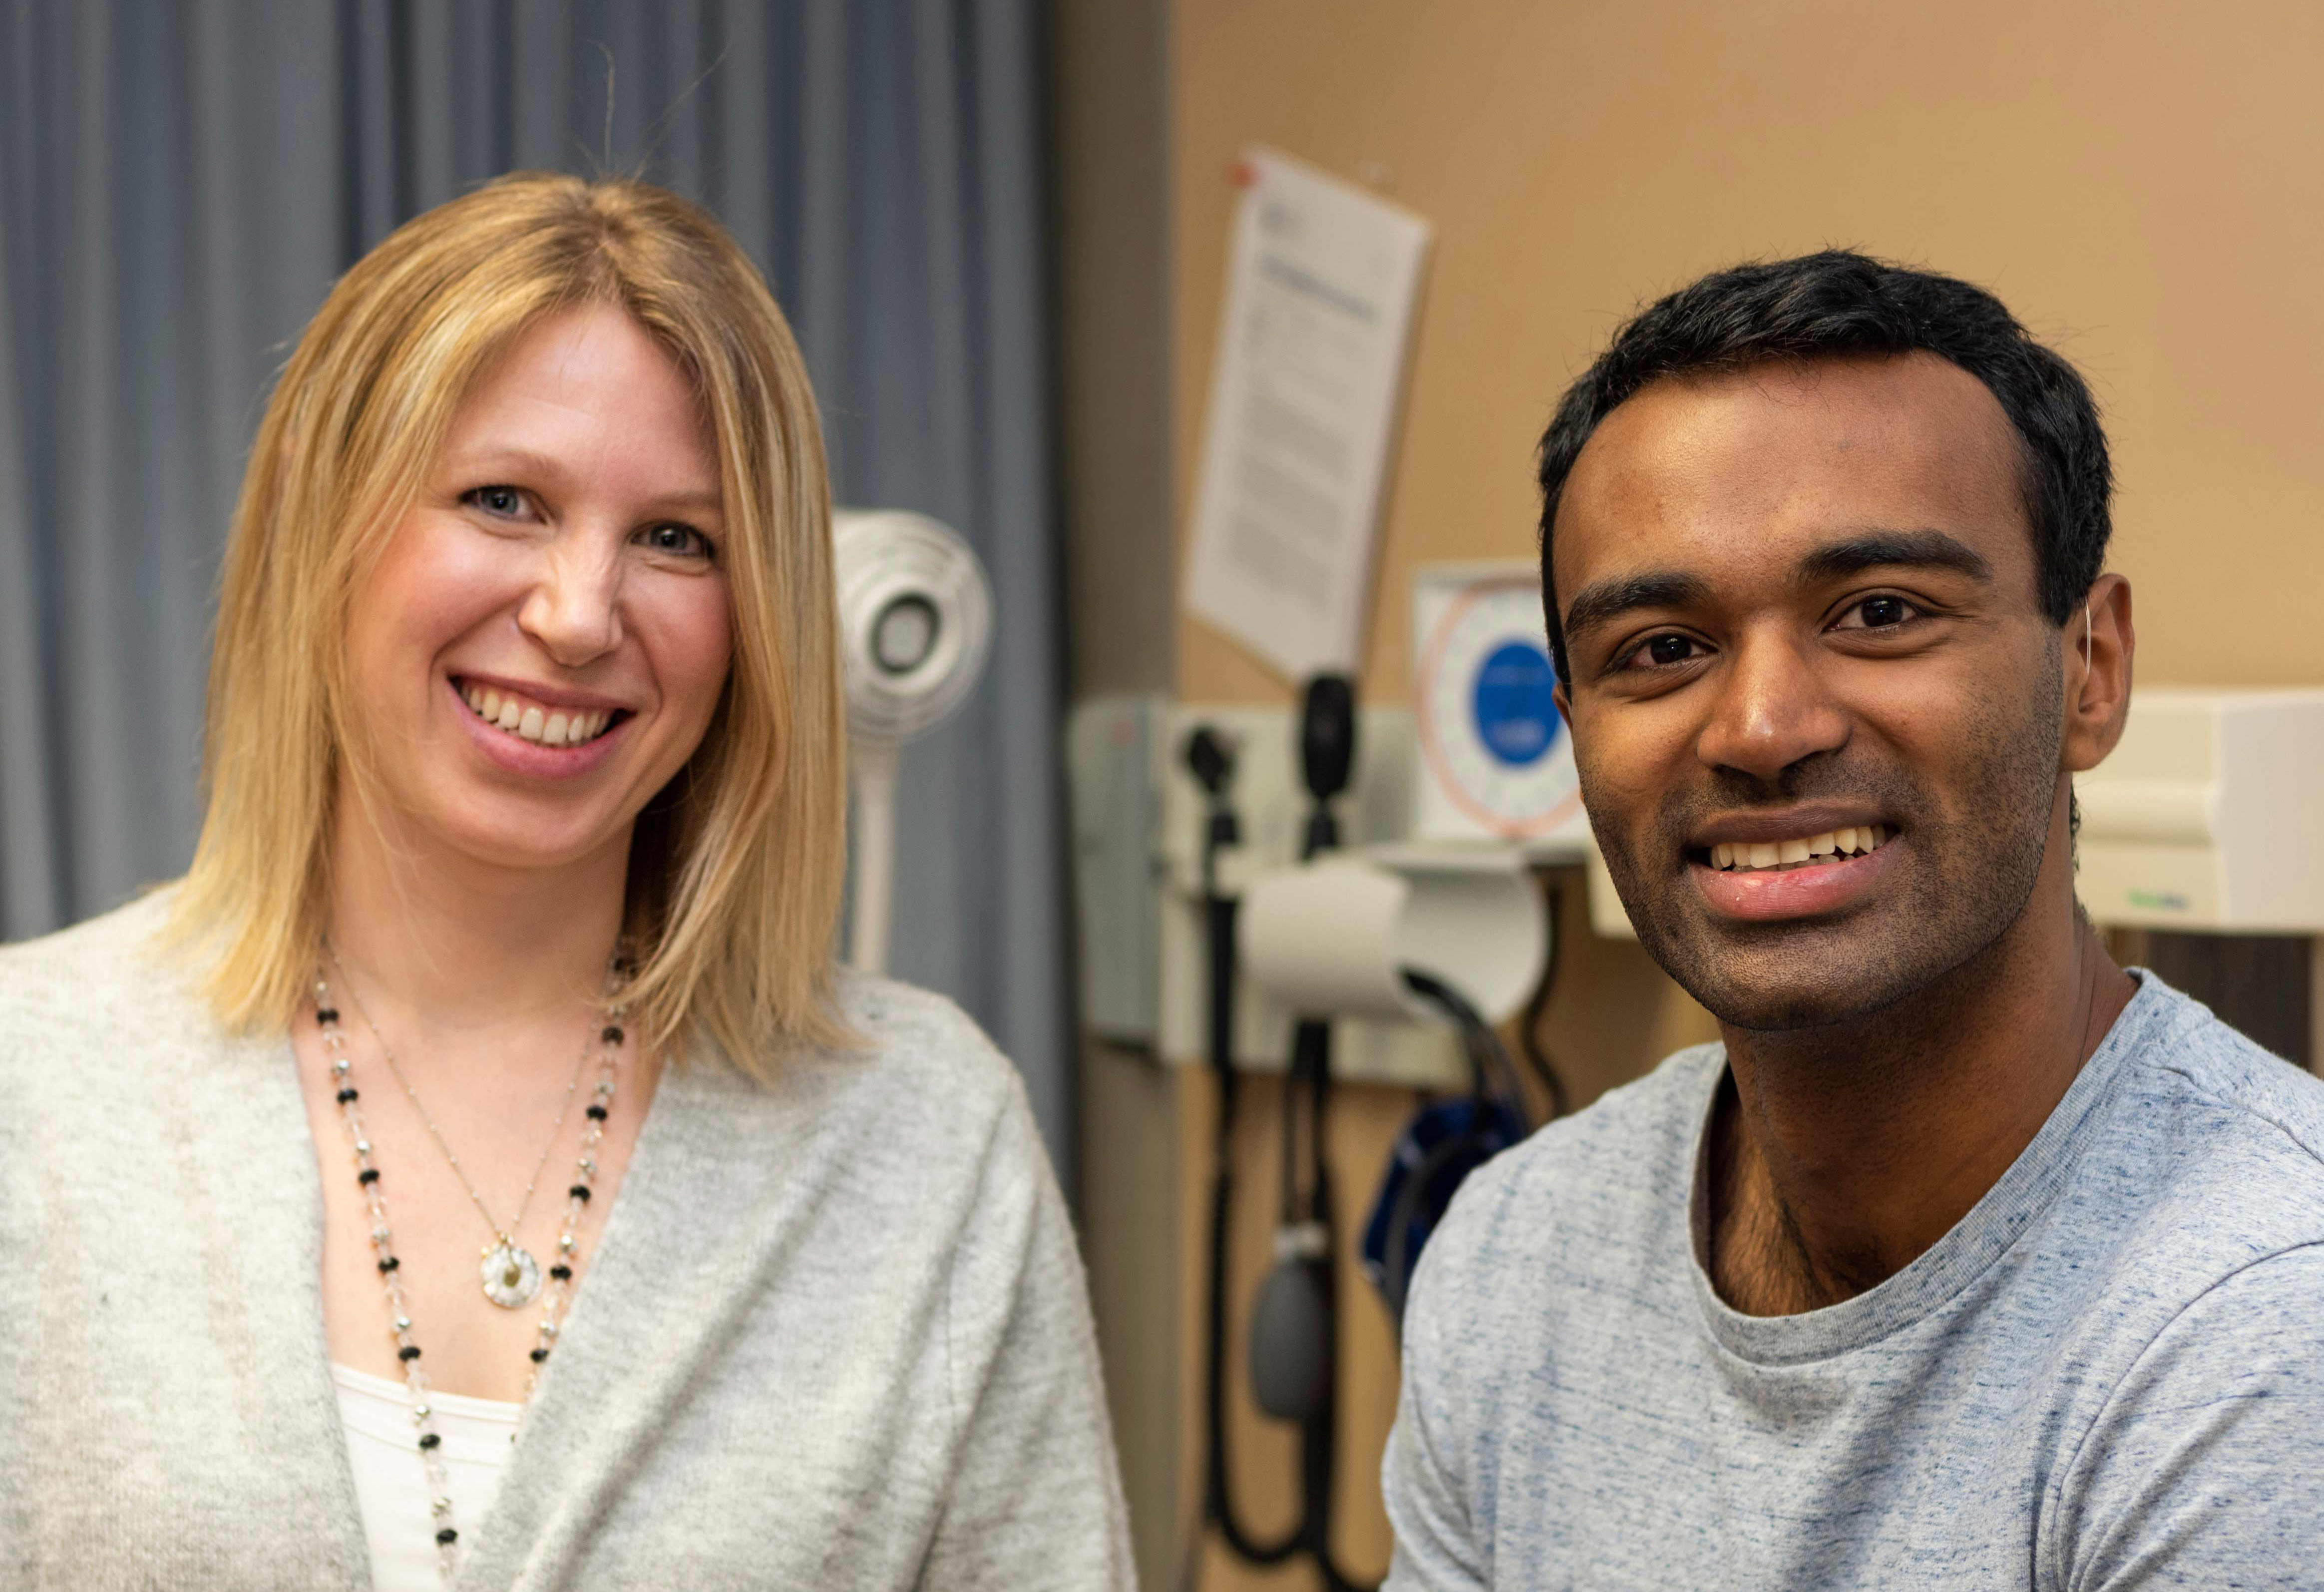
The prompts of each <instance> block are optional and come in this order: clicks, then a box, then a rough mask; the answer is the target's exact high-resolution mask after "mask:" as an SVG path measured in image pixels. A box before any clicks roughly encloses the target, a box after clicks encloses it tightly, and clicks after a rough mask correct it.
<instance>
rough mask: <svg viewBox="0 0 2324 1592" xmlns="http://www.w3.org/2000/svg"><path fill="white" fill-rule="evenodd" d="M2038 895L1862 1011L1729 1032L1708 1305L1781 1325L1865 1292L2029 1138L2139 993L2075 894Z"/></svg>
mask: <svg viewBox="0 0 2324 1592" xmlns="http://www.w3.org/2000/svg"><path fill="white" fill-rule="evenodd" d="M2045 894H2048V892H2043V891H2040V890H2037V892H2036V895H2035V898H2034V902H2033V904H2029V908H2028V912H2027V914H2026V915H2024V916H2022V917H2021V918H2020V920H2019V921H2018V923H2017V924H2015V925H2013V926H2012V927H2011V928H2010V929H2009V931H2008V932H2006V933H2005V934H2003V935H2002V936H2001V937H2000V938H1999V939H1998V940H1997V941H1995V942H1994V943H1993V944H1991V945H1989V946H1987V948H1986V949H1985V950H1984V951H1982V952H1978V954H1977V955H1976V956H1973V957H1971V958H1970V959H1969V961H1968V962H1964V963H1963V964H1962V965H1961V966H1960V967H1958V968H1955V969H1954V970H1952V971H1950V972H1949V973H1947V974H1945V975H1943V976H1942V977H1941V978H1940V979H1938V980H1935V981H1934V982H1933V983H1932V984H1930V985H1928V986H1926V987H1925V988H1923V989H1920V990H1918V991H1916V992H1915V993H1914V994H1913V995H1912V996H1910V997H1907V998H1905V999H1904V1000H1901V1001H1899V1002H1897V1003H1895V1005H1892V1006H1890V1007H1887V1008H1883V1009H1881V1010H1880V1011H1878V1012H1876V1013H1873V1014H1871V1015H1869V1016H1867V1017H1864V1018H1862V1019H1859V1020H1858V1021H1856V1022H1851V1023H1847V1024H1840V1025H1835V1026H1831V1027H1826V1028H1819V1029H1813V1030H1809V1031H1805V1032H1802V1033H1791V1034H1765V1033H1754V1032H1750V1031H1748V1030H1739V1029H1730V1030H1729V1031H1728V1032H1727V1035H1726V1038H1727V1056H1728V1066H1729V1079H1728V1081H1727V1082H1726V1083H1725V1084H1724V1085H1722V1087H1721V1090H1720V1097H1719V1100H1718V1101H1717V1103H1716V1104H1715V1106H1714V1108H1713V1110H1712V1114H1711V1126H1710V1134H1709V1145H1708V1148H1709V1151H1710V1154H1711V1165H1710V1173H1711V1177H1710V1188H1709V1193H1710V1197H1711V1210H1710V1219H1711V1245H1710V1247H1711V1279H1712V1282H1713V1283H1714V1284H1715V1285H1716V1286H1717V1288H1718V1290H1719V1293H1720V1297H1721V1298H1723V1299H1725V1300H1726V1301H1727V1302H1729V1304H1731V1305H1733V1306H1734V1307H1735V1308H1736V1309H1738V1310H1739V1311H1745V1312H1747V1313H1748V1314H1752V1315H1789V1314H1795V1313H1797V1312H1799V1311H1808V1310H1814V1309H1819V1308H1821V1307H1822V1306H1825V1305H1830V1304H1836V1303H1838V1302H1840V1301H1841V1300H1844V1299H1848V1298H1850V1297H1852V1296H1854V1295H1855V1294H1858V1293H1863V1292H1865V1291H1866V1290H1867V1289H1869V1288H1872V1287H1874V1286H1875V1285H1877V1284H1879V1283H1880V1282H1881V1281H1883V1280H1884V1279H1886V1278H1887V1277H1889V1276H1892V1275H1895V1273H1896V1272H1898V1271H1901V1270H1903V1269H1904V1266H1906V1265H1909V1264H1911V1262H1912V1261H1913V1260H1914V1258H1915V1257H1916V1256H1919V1255H1921V1254H1922V1253H1923V1252H1924V1251H1925V1250H1927V1249H1928V1248H1929V1247H1931V1246H1932V1245H1933V1244H1935V1243H1936V1242H1937V1240H1938V1239H1940V1238H1942V1237H1944V1235H1945V1234H1946V1233H1947V1232H1948V1231H1950V1229H1952V1227H1953V1226H1954V1224H1955V1223H1957V1222H1959V1221H1960V1219H1961V1218H1962V1217H1964V1216H1966V1215H1967V1214H1968V1213H1969V1209H1970V1208H1971V1207H1972V1206H1974V1205H1975V1204H1976V1203H1977V1202H1978V1200H1980V1199H1981V1198H1983V1197H1984V1195H1985V1193H1986V1192H1987V1190H1988V1189H1990V1188H1992V1187H1993V1185H1994V1184H1995V1183H1996V1182H1998V1181H2000V1178H2001V1175H2002V1173H2005V1172H2006V1171H2007V1170H2008V1169H2009V1166H2010V1164H2012V1163H2013V1162H2015V1160H2016V1159H2017V1157H2018V1156H2019V1155H2021V1154H2022V1153H2023V1152H2024V1149H2025V1146H2027V1145H2028V1144H2030V1143H2032V1142H2033V1136H2034V1135H2035V1134H2036V1133H2038V1132H2040V1131H2041V1128H2042V1125H2043V1123H2044V1122H2046V1121H2047V1120H2049V1117H2050V1113H2051V1112H2052V1110H2053V1109H2056V1107H2057V1104H2058V1101H2059V1100H2061V1099H2062V1098H2063V1097H2064V1095H2065V1092H2066V1090H2067V1089H2068V1088H2069V1087H2070V1085H2071V1084H2072V1082H2073V1081H2074V1078H2075V1076H2076V1075H2077V1074H2078V1073H2079V1072H2080V1071H2081V1067H2082V1064H2083V1063H2084V1062H2086V1061H2087V1060H2088V1059H2089V1055H2090V1054H2091V1053H2092V1052H2093V1051H2094V1050H2096V1049H2097V1047H2098V1042H2099V1040H2100V1039H2102V1038H2103V1037H2104V1036H2105V1035H2106V1032H2107V1029H2108V1028H2110V1027H2111V1026H2113V1024H2114V1020H2115V1018H2116V1017H2117V1016H2118V1015H2120V1013H2121V1011H2122V1008H2123V1007H2124V1006H2125V1005H2126V1004H2127V1003H2128V1001H2129V999H2130V998H2131V995H2132V994H2133V993H2134V992H2135V989H2136V985H2135V983H2134V981H2133V980H2131V979H2130V977H2129V976H2128V975H2127V974H2126V973H2125V972H2124V971H2122V969H2121V968H2120V967H2118V966H2117V965H2116V963H2115V962H2114V960H2113V958H2112V957H2111V956H2109V955H2108V954H2107V950H2106V946H2105V944H2104V943H2103V942H2102V941H2100V939H2099V938H2098V933H2097V931H2096V930H2094V929H2092V928H2091V927H2090V926H2089V923H2088V921H2087V920H2085V919H2084V918H2082V917H2081V916H2080V913H2079V912H2078V911H2076V910H2075V909H2074V907H2073V904H2072V897H2071V895H2070V893H2067V894H2065V895H2064V896H2063V899H2062V901H2060V900H2058V899H2057V898H2056V897H2052V900H2051V901H2050V902H2048V903H2044V902H2043V896H2044V895H2045ZM2052 914H2053V915H2054V916H2050V915H2052ZM2045 917H2048V918H2049V920H2048V921H2044V918H2045Z"/></svg>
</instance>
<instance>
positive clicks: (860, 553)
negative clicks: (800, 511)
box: [831, 509, 992, 973]
mask: <svg viewBox="0 0 2324 1592" xmlns="http://www.w3.org/2000/svg"><path fill="white" fill-rule="evenodd" d="M831 538H832V548H833V555H834V560H835V566H836V568H835V574H836V576H837V584H838V586H839V628H840V638H841V646H842V648H843V649H844V652H845V655H846V670H847V732H848V736H847V739H848V759H847V760H848V770H849V773H850V775H851V776H852V778H853V784H854V787H855V879H854V892H853V900H852V903H851V906H850V913H851V916H850V927H849V936H848V938H849V944H848V958H847V959H848V961H849V962H852V963H853V964H854V966H855V967H857V968H858V969H860V970H862V971H864V972H870V973H877V972H885V971H887V967H888V929H889V925H890V922H891V921H892V919H893V917H894V915H895V906H896V902H895V889H896V765H897V753H898V751H899V750H900V749H901V748H902V747H903V744H904V743H905V742H906V741H911V740H913V739H915V738H917V737H918V736H920V735H923V734H925V733H927V732H928V731H929V730H932V729H934V728H935V727H936V725H937V724H939V723H941V722H944V721H945V719H947V718H949V717H951V716H952V713H953V712H954V710H955V709H956V708H958V707H959V706H960V704H962V703H964V702H965V701H967V700H968V694H969V693H970V692H971V691H973V690H974V689H975V687H976V682H977V677H978V676H981V675H982V674H983V672H984V660H985V657H986V655H987V654H988V653H990V652H991V649H992V588H991V586H990V585H989V584H986V582H985V578H984V566H982V565H981V564H979V563H978V562H977V559H976V555H975V553H973V551H971V550H970V548H969V545H968V543H967V542H965V541H964V540H962V539H961V535H960V533H959V532H958V531H956V530H954V529H953V528H952V527H950V526H949V525H946V524H945V523H944V522H943V521H941V520H931V519H929V518H928V517H927V515H925V514H914V513H911V512H908V511H904V510H900V509H880V510H856V509H836V510H834V511H832V516H831Z"/></svg>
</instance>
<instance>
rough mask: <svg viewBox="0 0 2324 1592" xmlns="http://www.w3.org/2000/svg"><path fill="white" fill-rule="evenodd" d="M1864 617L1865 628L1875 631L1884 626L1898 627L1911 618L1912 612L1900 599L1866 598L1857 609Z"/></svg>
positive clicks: (1902, 599)
mask: <svg viewBox="0 0 2324 1592" xmlns="http://www.w3.org/2000/svg"><path fill="white" fill-rule="evenodd" d="M1857 612H1858V613H1860V614H1862V615H1863V616H1864V623H1865V626H1866V628H1867V629H1871V630H1877V629H1879V628H1880V627H1882V626H1884V625H1900V624H1903V623H1904V621H1905V620H1906V619H1908V618H1910V617H1911V615H1912V610H1911V608H1910V607H1909V606H1908V605H1907V604H1906V603H1905V602H1904V598H1902V597H1867V598H1866V599H1865V600H1864V601H1863V602H1862V603H1859V604H1858V607H1857Z"/></svg>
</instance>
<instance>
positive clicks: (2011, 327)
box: [1541, 249, 2114, 678]
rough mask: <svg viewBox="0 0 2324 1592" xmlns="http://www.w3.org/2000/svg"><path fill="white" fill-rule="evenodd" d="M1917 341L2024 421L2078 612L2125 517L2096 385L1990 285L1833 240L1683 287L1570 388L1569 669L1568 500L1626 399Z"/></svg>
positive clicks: (1548, 581)
mask: <svg viewBox="0 0 2324 1592" xmlns="http://www.w3.org/2000/svg"><path fill="white" fill-rule="evenodd" d="M1915 350H1926V351H1927V352H1929V353H1931V354H1937V355H1938V356H1940V357H1941V358H1944V359H1949V360H1950V361H1952V363H1955V364H1957V365H1959V366H1960V368H1961V369H1963V370H1965V371H1967V372H1968V373H1969V374H1970V375H1972V376H1975V377H1976V378H1977V379H1978V381H1980V382H1984V383H1985V385H1986V387H1987V390H1988V391H1991V392H1992V394H1993V396H1994V397H1995V398H1997V399H1998V400H2000V402H2001V410H2002V413H2004V414H2006V415H2007V416H2008V417H2009V423H2010V425H2011V426H2013V427H2015V428H2016V431H2017V440H2018V443H2019V446H2020V451H2021V454H2022V456H2023V464H2024V468H2023V470H2022V472H2021V474H2022V477H2023V485H2024V492H2025V518H2026V520H2028V521H2029V522H2030V523H2031V524H2032V526H2033V567H2034V582H2035V596H2036V599H2037V600H2038V601H2039V603H2041V606H2042V612H2043V613H2044V614H2046V615H2048V616H2049V619H2050V622H2051V623H2052V624H2060V625H2062V624H2064V623H2065V622H2066V619H2067V617H2068V616H2069V615H2070V614H2071V613H2072V612H2073V611H2074V610H2075V609H2076V608H2079V607H2080V606H2081V603H2082V601H2083V599H2084V598H2085V597H2087V596H2088V595H2089V589H2090V583H2091V582H2093V581H2095V580H2097V579H2098V571H2099V568H2100V566H2102V565H2103V564H2104V562H2105V560H2106V546H2107V537H2108V536H2110V535H2111V534H2112V533H2113V529H2114V522H2113V518H2112V516H2111V514H2110V512H2109V511H2108V508H2107V502H2108V500H2109V499H2110V498H2111V497H2112V496H2113V492H2114V474H2113V469H2112V467H2111V466H2110V465H2108V464H2107V444H2106V432H2105V431H2104V430H2103V429H2102V428H2100V427H2099V425H2098V405H2097V403H2096V402H2094V401H2093V400H2091V398H2090V390H2089V387H2088V386H2087V385H2086V384H2085V383H2084V382H2083V381H2082V378H2081V376H2080V373H2077V372H2076V371H2075V369H2074V367H2073V366H2072V365H2070V364H2069V363H2066V362H2065V360H2063V359H2062V358H2061V357H2060V356H2059V355H2058V354H2054V353H2052V351H2051V350H2049V349H2047V348H2045V347H2043V345H2041V344H2039V343H2037V342H2035V341H2034V340H2033V337H2032V336H2031V335H2029V334H2028V333H2027V332H2026V330H2025V328H2024V327H2022V326H2020V325H2018V324H2017V320H2016V317H2014V316H2012V315H2011V314H2010V313H2009V311H2008V309H2007V308H2006V307H2005V306H2004V305H2003V304H2002V302H2001V300H2000V299H1997V298H1995V297H1994V296H1993V295H1992V294H1990V293H1988V292H1987V291H1986V290H1984V289H1983V288H1978V287H1973V286H1971V285H1970V284H1969V283H1968V282H1965V281H1958V280H1956V279H1955V278H1952V277H1949V276H1940V275H1938V274H1937V273H1936V272H1934V271H1911V270H1907V269H1906V268H1904V266H1901V265H1890V264H1888V263H1886V262H1883V261H1879V260H1874V259H1871V258H1869V257H1868V256H1866V255H1863V254H1858V253H1851V252H1849V251H1848V250H1844V249H1827V250H1825V251H1824V252H1823V253H1820V254H1803V255H1801V256H1800V257H1799V258H1797V259H1795V260H1776V261H1772V262H1766V263H1761V264H1752V265H1738V266H1735V267H1733V268H1732V269H1731V270H1728V271H1714V272H1712V273H1711V275H1709V276H1706V277H1704V278H1703V279H1702V280H1701V281H1697V282H1695V283H1693V284H1692V286H1689V287H1684V288H1681V289H1680V290H1678V291H1677V292H1675V293H1673V294H1671V295H1670V296H1669V297H1667V298H1665V299H1660V300H1658V301H1657V302H1655V304H1653V305H1651V306H1649V307H1648V308H1646V309H1644V310H1641V311H1640V312H1639V313H1638V314H1637V316H1635V317H1632V318H1631V320H1630V321H1629V323H1628V325H1626V326H1624V327H1622V328H1621V330H1619V331H1618V332H1616V333H1615V334H1614V340H1613V342H1612V344H1611V345H1609V346H1608V348H1607V350H1606V352H1605V353H1603V354H1600V355H1599V356H1598V360H1597V363H1594V364H1592V365H1591V367H1590V369H1589V370H1588V371H1586V372H1585V373H1583V374H1582V379H1581V380H1580V381H1578V382H1574V383H1573V385H1572V387H1569V388H1568V389H1566V392H1565V397H1564V399H1563V400H1562V401H1561V402H1560V403H1559V404H1558V406H1557V413H1556V415H1555V416H1554V418H1553V419H1551V420H1550V422H1549V429H1548V430H1547V431H1545V432H1544V433H1543V434H1542V438H1541V595H1542V606H1543V607H1544V608H1545V610H1547V612H1548V620H1549V642H1550V649H1551V650H1552V651H1553V652H1554V654H1555V655H1556V658H1557V672H1558V674H1559V676H1561V677H1569V678H1570V677H1571V676H1569V675H1568V673H1567V667H1566V661H1565V634H1564V631H1563V629H1562V628H1561V627H1560V626H1559V624H1558V622H1557V588H1556V584H1555V582H1554V579H1553V577H1552V575H1551V574H1550V564H1549V559H1550V547H1551V540H1552V534H1553V528H1554V526H1555V524H1556V522H1557V502H1558V499H1559V497H1560V496H1561V495H1562V494H1563V492H1564V490H1565V480H1566V477H1567V476H1568V475H1570V474H1572V471H1573V462H1574V460H1576V459H1577V458H1579V457H1581V456H1582V445H1583V444H1585V443H1587V442H1588V441H1589V440H1590V437H1591V434H1592V433H1593V432H1595V431H1596V430H1597V429H1598V423H1599V422H1600V420H1603V419H1605V418H1606V417H1607V416H1608V415H1609V414H1611V413H1612V412H1613V411H1614V409H1615V408H1616V406H1618V404H1620V403H1622V402H1623V401H1624V400H1627V399H1628V398H1629V397H1631V396H1632V395H1633V394H1635V393H1636V392H1637V391H1638V390H1639V389H1640V388H1642V387H1645V386H1646V384H1647V383H1648V382H1656V381H1660V380H1661V379H1662V378H1664V377H1665V376H1686V375H1712V374H1719V373H1726V372H1729V371H1738V370H1743V369H1746V368H1748V367H1749V366H1752V365H1757V364H1766V363H1781V362H1793V361H1804V360H1818V359H1843V358H1849V357H1851V356H1858V355H1865V354H1909V353H1913V352H1914V351H1915Z"/></svg>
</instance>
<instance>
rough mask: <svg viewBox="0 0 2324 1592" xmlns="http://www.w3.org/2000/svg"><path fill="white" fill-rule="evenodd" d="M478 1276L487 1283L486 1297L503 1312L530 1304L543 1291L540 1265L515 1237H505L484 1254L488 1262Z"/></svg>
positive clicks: (485, 1285)
mask: <svg viewBox="0 0 2324 1592" xmlns="http://www.w3.org/2000/svg"><path fill="white" fill-rule="evenodd" d="M477 1273H478V1275H479V1276H481V1277H482V1278H483V1280H484V1297H485V1298H486V1299H489V1300H491V1301H492V1302H493V1303H494V1304H497V1305H499V1306H500V1307H501V1308H502V1309H503V1310H515V1309H517V1308H519V1307H520V1306H522V1305H527V1304H530V1303H531V1302H532V1296H533V1295H534V1294H536V1293H539V1292H540V1262H539V1261H537V1260H535V1259H534V1258H533V1257H532V1256H530V1254H529V1253H527V1252H526V1250H525V1247H524V1246H523V1245H521V1244H519V1243H517V1242H516V1241H515V1240H513V1239H511V1238H503V1239H502V1240H501V1241H500V1242H499V1243H497V1244H495V1245H493V1247H491V1248H489V1249H487V1250H485V1251H484V1265H481V1266H480V1267H478V1268H477Z"/></svg>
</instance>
